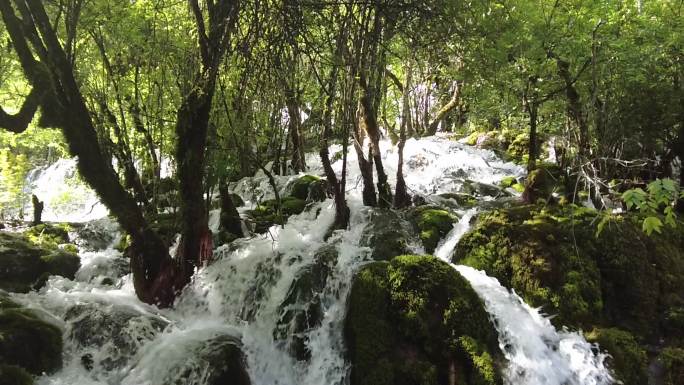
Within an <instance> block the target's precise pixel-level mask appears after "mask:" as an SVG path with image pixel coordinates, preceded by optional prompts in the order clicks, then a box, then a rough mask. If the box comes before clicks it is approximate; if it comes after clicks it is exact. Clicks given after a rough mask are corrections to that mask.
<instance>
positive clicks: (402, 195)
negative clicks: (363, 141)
mask: <svg viewBox="0 0 684 385" xmlns="http://www.w3.org/2000/svg"><path fill="white" fill-rule="evenodd" d="M404 71H405V72H406V84H404V85H403V86H402V85H401V83H399V82H397V83H396V84H397V87H401V88H400V89H399V91H400V92H401V93H402V98H401V100H402V107H401V126H400V127H399V144H398V147H399V148H398V150H397V151H398V154H399V160H398V161H397V184H396V186H395V188H394V207H395V208H403V207H408V206H410V205H411V196H410V195H409V194H408V192H407V188H406V181H405V180H404V146H405V145H406V129H407V126H408V125H409V124H410V122H411V107H410V104H409V90H410V89H411V82H412V75H413V68H412V67H411V65H410V64H408V65H406V66H405V67H404Z"/></svg>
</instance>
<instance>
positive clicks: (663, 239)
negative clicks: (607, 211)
mask: <svg viewBox="0 0 684 385" xmlns="http://www.w3.org/2000/svg"><path fill="white" fill-rule="evenodd" d="M597 215H598V213H597V212H596V211H594V210H589V209H585V208H580V207H576V206H563V207H560V206H554V207H542V206H535V205H527V206H516V207H512V208H508V209H499V210H495V211H492V212H488V213H484V214H482V215H480V216H479V218H478V219H477V223H476V225H475V226H474V227H473V228H472V229H471V231H470V232H468V233H467V234H465V235H464V236H463V238H462V239H461V241H460V242H459V244H458V247H457V248H456V251H455V255H454V258H453V261H454V262H458V263H463V264H466V265H470V266H473V267H475V268H478V269H483V270H485V271H486V272H487V273H488V274H489V275H492V276H494V277H496V278H497V279H499V280H500V281H501V283H502V284H503V285H504V286H507V287H510V288H513V289H515V290H516V292H517V293H518V294H520V295H521V296H523V297H524V299H525V300H526V301H527V302H528V303H530V304H531V305H532V306H536V307H543V309H544V311H545V312H546V313H549V314H553V315H556V317H554V318H553V319H552V322H553V323H554V324H556V325H557V326H561V325H566V326H569V327H571V328H574V329H580V328H581V329H583V330H592V329H593V328H597V329H598V330H599V331H601V330H603V332H600V333H599V336H597V340H598V338H599V337H600V338H603V339H604V343H606V344H609V345H610V346H606V349H607V350H608V351H609V352H610V353H611V354H614V356H615V361H614V365H615V368H616V371H617V372H618V375H619V376H620V375H621V376H623V377H624V378H625V381H626V382H625V383H630V382H628V380H627V379H628V378H640V379H643V378H644V376H645V370H646V369H645V368H644V366H643V365H641V364H636V363H634V362H642V357H643V356H642V355H641V353H639V352H638V350H634V349H632V348H633V347H634V344H638V345H641V346H645V345H650V346H662V343H663V341H664V342H665V345H666V346H672V347H677V346H680V347H681V344H682V335H683V333H682V323H681V314H680V313H681V309H682V306H684V225H683V224H681V223H679V224H678V226H677V227H676V228H671V227H668V228H663V231H662V233H661V234H653V235H652V236H648V235H646V234H645V233H644V232H643V231H642V229H641V226H640V218H638V217H635V216H627V217H616V218H615V220H613V221H611V222H610V223H608V224H607V225H606V226H605V228H604V230H603V231H602V232H601V233H600V234H598V235H597V226H596V222H597ZM614 328H615V329H614ZM617 329H619V330H621V331H623V332H624V333H629V334H621V333H619V332H618V331H616V330H617ZM630 335H631V336H633V338H632V339H631V338H630ZM601 336H602V337H601ZM634 341H636V342H634ZM599 342H600V341H599ZM633 342H634V343H633ZM601 345H602V346H603V344H601ZM611 346H612V351H611ZM618 357H619V359H618ZM621 360H624V361H621ZM626 361H631V362H632V363H630V364H625V363H624V362H626ZM621 367H622V368H621ZM627 367H628V368H627ZM630 370H634V371H632V372H630ZM636 371H639V373H638V374H636ZM633 383H637V384H638V383H643V382H633Z"/></svg>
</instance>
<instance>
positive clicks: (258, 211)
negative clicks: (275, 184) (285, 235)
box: [247, 196, 306, 233]
mask: <svg viewBox="0 0 684 385" xmlns="http://www.w3.org/2000/svg"><path fill="white" fill-rule="evenodd" d="M277 205H278V203H277V201H276V200H275V199H270V200H267V201H263V202H261V204H259V205H258V206H257V207H256V208H254V209H253V210H248V211H247V215H248V216H249V217H250V218H251V221H252V222H253V224H254V232H256V233H263V232H266V231H267V230H268V229H269V228H270V227H271V226H273V225H282V224H284V223H285V222H286V221H287V218H288V217H290V216H291V215H295V214H299V213H301V212H302V211H304V209H305V208H306V201H305V200H304V199H300V198H296V197H294V196H286V197H284V198H282V199H281V200H280V213H278V210H277Z"/></svg>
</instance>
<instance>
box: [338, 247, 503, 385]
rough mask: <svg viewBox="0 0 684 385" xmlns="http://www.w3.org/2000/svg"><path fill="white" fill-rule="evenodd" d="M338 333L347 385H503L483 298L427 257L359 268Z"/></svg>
mask: <svg viewBox="0 0 684 385" xmlns="http://www.w3.org/2000/svg"><path fill="white" fill-rule="evenodd" d="M344 331H345V340H346V343H347V348H348V352H349V359H350V362H351V365H352V368H351V379H350V380H351V381H350V383H351V384H352V385H365V384H368V385H385V384H386V385H390V384H402V385H404V384H406V385H409V384H416V385H418V384H421V385H422V384H449V383H451V382H450V380H449V379H450V378H454V377H455V378H456V379H458V382H457V383H459V384H498V383H501V379H500V377H499V374H498V373H499V371H498V369H497V367H498V363H499V362H500V361H499V360H500V356H501V355H500V353H499V349H498V346H497V339H496V331H495V329H494V327H493V326H492V324H491V322H490V321H489V318H488V316H487V313H486V312H485V310H484V307H483V304H482V302H481V301H480V299H479V298H478V297H477V294H476V293H475V292H474V291H473V290H472V288H471V287H470V285H469V284H468V282H467V281H466V280H465V279H464V278H463V277H461V276H460V274H459V273H458V272H456V271H455V270H454V269H453V268H451V267H450V266H449V265H447V264H446V263H444V262H442V261H440V260H438V259H437V258H435V257H432V256H414V255H406V256H399V257H396V258H394V259H393V260H392V261H390V262H374V263H371V264H369V265H367V266H365V267H364V268H362V269H361V270H360V271H359V272H358V274H357V275H356V277H355V279H354V283H353V286H352V290H351V294H350V297H349V305H348V313H347V316H346V320H345V329H344Z"/></svg>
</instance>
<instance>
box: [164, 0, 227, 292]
mask: <svg viewBox="0 0 684 385" xmlns="http://www.w3.org/2000/svg"><path fill="white" fill-rule="evenodd" d="M190 8H191V9H192V12H193V15H194V16H195V22H196V24H197V33H198V36H199V37H198V39H199V51H200V58H201V63H202V65H201V68H199V69H198V71H197V72H196V73H195V75H194V82H193V84H192V86H191V89H190V91H189V93H187V95H186V96H185V98H184V99H183V101H182V102H181V106H180V108H179V110H178V115H177V118H176V136H177V142H176V160H177V164H178V166H177V171H178V179H179V181H180V189H179V190H180V196H181V219H182V230H181V231H182V234H181V242H180V245H179V247H178V251H177V255H176V262H177V263H178V275H177V277H176V282H175V283H174V286H175V288H176V290H180V289H181V288H182V287H183V286H185V285H186V284H187V283H188V282H189V281H190V278H191V277H192V274H193V272H194V270H195V268H196V267H198V266H200V265H202V264H205V263H207V262H209V261H210V260H211V256H212V248H213V246H212V239H211V232H210V231H209V227H208V225H207V220H208V218H207V210H206V205H205V202H204V196H203V191H204V190H205V189H204V188H203V186H204V176H205V172H204V171H205V163H206V159H205V151H206V144H207V133H208V127H209V115H210V112H211V106H212V101H213V97H214V93H215V90H216V78H217V76H218V71H219V67H220V65H221V61H222V60H223V57H224V55H225V53H226V51H227V49H228V45H229V44H230V39H229V38H230V34H231V32H232V30H233V28H234V27H235V24H236V21H237V13H238V2H234V1H230V0H223V1H220V2H217V3H213V2H210V3H208V4H207V6H206V7H205V8H206V11H207V14H208V15H207V16H208V21H209V23H208V25H207V26H208V31H207V28H206V26H205V21H204V19H205V16H204V15H203V13H202V10H201V9H200V6H199V4H198V2H197V0H191V1H190Z"/></svg>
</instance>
